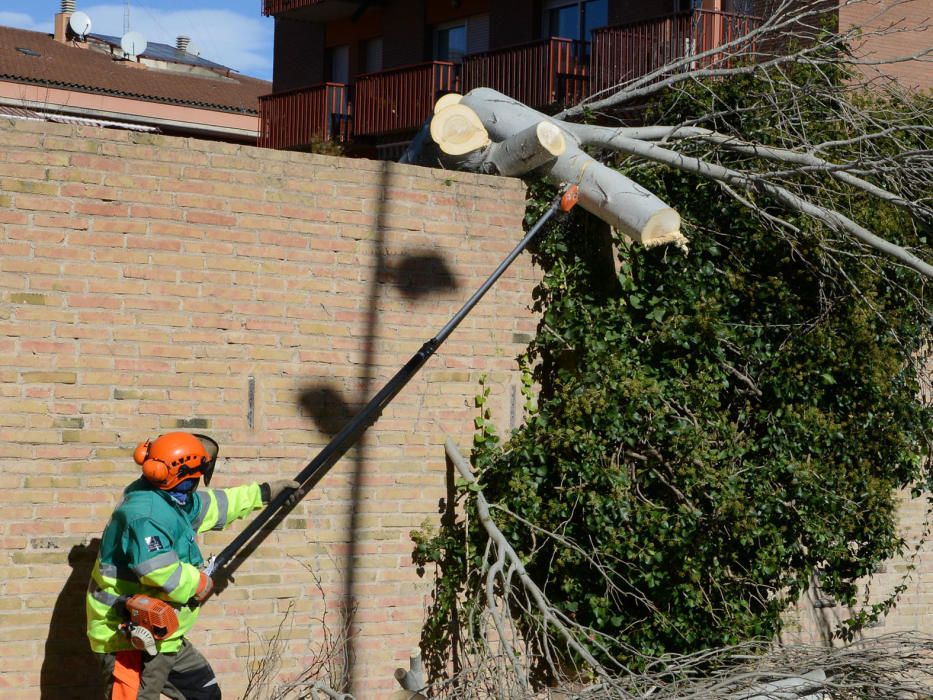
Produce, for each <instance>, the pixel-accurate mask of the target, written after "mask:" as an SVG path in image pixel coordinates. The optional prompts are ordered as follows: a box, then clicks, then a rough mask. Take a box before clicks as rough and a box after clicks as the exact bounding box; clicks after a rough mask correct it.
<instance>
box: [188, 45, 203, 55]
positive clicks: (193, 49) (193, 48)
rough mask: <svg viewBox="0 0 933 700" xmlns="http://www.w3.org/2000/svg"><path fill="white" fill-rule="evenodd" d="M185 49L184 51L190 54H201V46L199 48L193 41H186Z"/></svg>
mask: <svg viewBox="0 0 933 700" xmlns="http://www.w3.org/2000/svg"><path fill="white" fill-rule="evenodd" d="M185 51H186V52H187V53H190V54H191V55H192V56H200V55H201V48H200V47H199V46H198V45H197V44H195V43H193V42H189V43H188V48H187V49H185Z"/></svg>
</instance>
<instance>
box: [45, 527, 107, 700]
mask: <svg viewBox="0 0 933 700" xmlns="http://www.w3.org/2000/svg"><path fill="white" fill-rule="evenodd" d="M99 549H100V539H99V538H94V539H93V540H91V541H90V542H89V543H88V544H79V545H75V546H74V547H72V548H71V551H70V552H69V553H68V564H69V565H71V574H70V575H69V576H68V580H67V581H65V585H64V587H63V588H62V592H61V593H59V595H58V599H57V600H56V601H55V607H54V608H53V609H52V620H51V622H50V623H49V636H48V638H47V639H46V641H45V656H44V658H43V661H42V675H41V678H40V687H41V690H42V700H61V699H67V698H82V699H84V698H93V697H100V696H101V695H102V694H103V692H104V691H103V686H102V684H101V683H100V672H99V671H98V666H97V659H96V657H95V656H94V654H93V653H92V652H91V649H90V647H88V642H87V634H86V622H85V614H84V597H85V595H86V593H87V582H88V580H89V579H90V577H91V569H92V568H93V567H94V561H95V559H97V552H98V550H99ZM75 679H81V681H82V682H81V684H80V686H78V687H75V686H76V684H75Z"/></svg>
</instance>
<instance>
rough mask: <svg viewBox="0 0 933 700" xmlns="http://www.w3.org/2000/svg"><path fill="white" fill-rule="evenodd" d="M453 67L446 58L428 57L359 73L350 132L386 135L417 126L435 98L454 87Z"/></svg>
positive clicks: (430, 108)
mask: <svg viewBox="0 0 933 700" xmlns="http://www.w3.org/2000/svg"><path fill="white" fill-rule="evenodd" d="M456 68H457V67H456V65H455V64H453V63H450V62H449V61H431V62H429V63H419V64H418V65H414V66H405V67H403V68H393V69H392V70H386V71H381V72H379V73H369V74H367V75H361V76H359V77H358V78H357V79H356V85H355V89H356V94H355V96H354V99H353V105H354V116H353V134H354V135H355V136H377V135H389V134H395V133H398V132H405V131H412V130H415V129H418V128H420V127H421V125H422V124H424V121H425V120H426V119H427V118H428V115H430V114H431V112H432V111H433V109H434V103H435V102H436V101H437V98H438V97H440V96H441V95H443V94H445V93H448V92H456V91H457V90H458V82H457V70H456Z"/></svg>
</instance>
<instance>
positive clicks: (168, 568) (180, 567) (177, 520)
mask: <svg viewBox="0 0 933 700" xmlns="http://www.w3.org/2000/svg"><path fill="white" fill-rule="evenodd" d="M262 505H263V503H262V495H261V490H260V487H259V484H247V485H244V486H236V487H234V488H229V489H203V490H201V489H199V490H197V491H195V492H193V493H191V494H190V495H189V497H188V501H187V503H186V504H185V505H179V504H178V503H177V502H176V501H175V500H174V499H173V498H172V497H171V496H170V495H169V494H168V493H167V492H165V491H161V490H159V489H158V488H155V487H153V486H152V485H151V484H149V482H148V481H146V480H145V479H143V478H140V479H138V480H137V481H134V482H133V483H132V484H130V485H129V486H128V487H127V488H126V490H125V491H124V492H123V501H122V502H121V503H120V505H118V506H117V508H116V509H115V510H114V512H113V515H111V517H110V521H109V522H108V523H107V525H106V527H105V528H104V533H103V535H102V536H101V542H100V554H99V555H98V557H97V561H96V562H95V564H94V569H93V571H92V572H91V580H90V583H89V584H88V593H87V599H86V608H87V636H88V639H89V640H90V643H91V650H92V651H95V652H98V653H105V652H117V651H123V650H126V649H132V645H131V644H130V643H129V640H128V639H127V638H126V636H125V635H124V634H123V633H122V632H120V631H119V626H120V624H121V623H122V622H125V617H124V614H125V611H124V608H123V601H124V600H125V599H126V598H128V597H129V596H132V595H135V594H137V593H144V594H146V595H149V596H151V597H153V598H161V599H162V600H165V601H168V602H170V603H173V604H175V607H176V609H177V611H178V630H177V631H176V632H175V633H174V634H172V635H171V636H170V637H168V638H167V639H163V640H161V641H159V642H157V645H156V646H157V647H158V648H159V651H164V652H173V651H177V650H178V649H179V648H180V647H181V643H182V637H184V635H185V634H186V633H187V632H188V631H189V630H190V629H191V628H192V626H193V625H194V623H195V621H196V620H197V618H198V613H199V608H197V607H193V608H189V607H188V606H187V605H185V603H187V602H188V600H190V599H191V597H192V596H193V595H194V594H195V592H196V591H197V588H198V583H199V581H200V578H201V572H200V566H201V565H202V564H203V563H204V557H203V556H201V550H200V549H199V548H198V544H197V542H196V541H195V535H196V534H197V533H199V532H205V531H207V530H222V529H223V528H224V527H225V526H226V525H228V524H229V523H231V522H233V521H234V520H237V519H239V518H242V517H244V516H246V515H248V514H249V513H250V512H252V511H253V510H255V509H257V508H261V507H262Z"/></svg>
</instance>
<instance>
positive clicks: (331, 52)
mask: <svg viewBox="0 0 933 700" xmlns="http://www.w3.org/2000/svg"><path fill="white" fill-rule="evenodd" d="M327 80H328V82H331V83H343V84H344V85H346V84H347V83H349V82H350V47H349V46H348V45H346V44H344V45H342V46H334V47H331V48H329V49H327Z"/></svg>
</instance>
